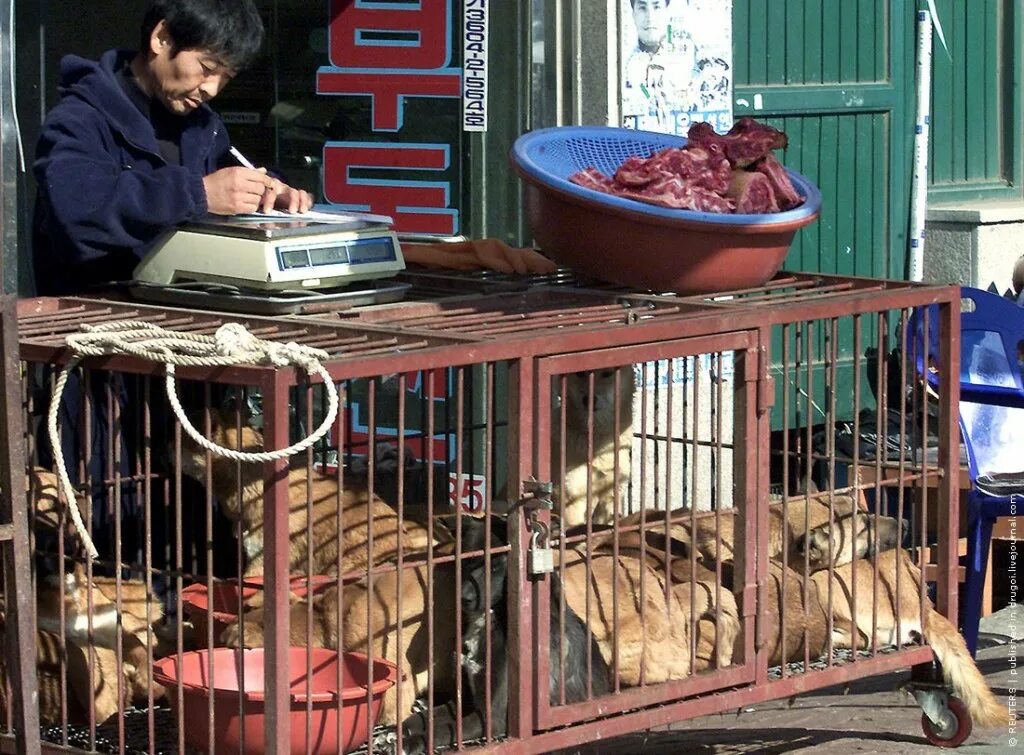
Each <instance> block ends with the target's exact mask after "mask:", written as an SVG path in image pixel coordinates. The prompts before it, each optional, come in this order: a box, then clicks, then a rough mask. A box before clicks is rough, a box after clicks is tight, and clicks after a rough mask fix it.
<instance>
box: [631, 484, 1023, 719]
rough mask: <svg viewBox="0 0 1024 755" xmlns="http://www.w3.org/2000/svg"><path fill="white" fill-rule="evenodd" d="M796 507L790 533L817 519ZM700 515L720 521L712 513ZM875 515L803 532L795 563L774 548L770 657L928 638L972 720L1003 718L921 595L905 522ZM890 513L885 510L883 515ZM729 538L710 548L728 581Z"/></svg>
mask: <svg viewBox="0 0 1024 755" xmlns="http://www.w3.org/2000/svg"><path fill="white" fill-rule="evenodd" d="M774 505H775V504H773V506H774ZM794 510H795V511H796V513H794V515H793V517H792V518H791V519H790V520H789V521H788V522H786V523H785V524H786V525H787V526H786V527H785V528H784V530H780V531H785V532H787V533H788V534H787V535H786V540H788V538H789V536H790V535H792V534H793V533H794V531H795V529H796V527H795V524H796V523H797V522H798V521H799V522H802V523H803V524H804V525H806V524H809V523H810V522H811V521H812V519H811V518H810V517H806V518H805V515H804V512H803V511H802V507H801V506H800V502H799V501H796V502H795V505H791V506H790V507H788V510H787V514H788V513H790V512H791V511H794ZM724 513H725V512H723V514H724ZM703 516H704V517H705V518H706V519H707V520H708V521H709V522H713V521H714V517H710V516H708V515H706V514H705V515H703ZM645 518H646V519H647V521H648V523H649V524H650V526H651V527H652V529H653V531H654V532H657V528H658V527H661V528H664V526H665V525H664V512H663V511H662V512H659V511H648V512H646V514H645ZM631 519H632V518H631ZM687 519H688V517H679V518H678V520H677V521H678V525H677V526H674V527H672V528H670V530H669V533H670V536H671V537H672V538H679V539H680V540H681V542H682V543H684V544H685V543H688V542H690V541H689V538H690V529H689V528H688V527H686V526H680V525H683V524H688V522H687V521H686V520H687ZM874 519H875V517H874V516H872V515H868V514H866V513H865V512H861V511H854V512H853V513H852V514H847V515H845V516H842V517H839V518H838V519H835V520H834V521H832V522H831V523H830V522H828V521H825V522H823V523H822V524H819V525H818V526H817V527H815V528H813V529H811V530H810V531H808V532H805V533H804V534H803V535H800V536H798V537H797V538H796V540H797V543H796V547H797V552H798V554H800V557H799V559H798V560H795V561H792V562H791V563H792V565H793V568H790V567H789V566H786V565H784V564H783V563H781V559H780V558H779V555H780V554H781V552H782V550H783V547H779V548H775V549H774V550H775V551H778V552H775V553H774V554H773V555H772V560H771V562H770V564H769V578H768V580H767V581H766V583H765V586H764V589H763V590H762V591H761V595H762V598H761V599H762V603H761V605H759V612H760V614H761V615H762V616H763V617H764V619H763V621H764V624H763V628H762V631H761V635H762V639H763V642H764V645H763V647H766V648H767V651H768V656H769V660H768V663H769V664H770V665H778V664H781V663H786V662H792V661H799V660H803V659H804V658H805V657H806V658H811V659H816V658H818V657H820V656H822V655H824V654H826V653H827V652H828V648H829V645H830V644H831V646H832V647H833V648H836V649H847V650H865V649H869V648H871V647H872V646H873V644H875V643H877V645H879V646H897V647H899V646H902V645H905V644H908V643H911V642H915V641H917V640H919V639H921V638H923V639H924V640H925V641H926V642H928V644H929V645H930V646H931V648H932V650H933V651H934V653H935V656H936V658H937V659H938V661H939V663H940V665H941V666H942V670H943V674H944V679H945V681H946V683H947V684H949V686H950V687H951V688H952V689H953V691H954V692H955V693H956V695H957V696H959V697H960V698H961V699H963V701H964V702H965V704H966V705H967V708H968V710H969V711H970V713H971V717H972V718H973V719H974V721H975V722H976V723H978V724H979V725H981V726H996V725H1003V724H1005V723H1006V721H1007V712H1006V708H1005V706H1004V705H1002V704H1001V703H1000V702H999V701H998V700H997V699H996V698H995V696H994V695H993V694H992V691H991V690H990V689H989V687H988V685H987V684H986V682H985V680H984V677H983V676H982V675H981V674H980V672H979V671H978V668H977V666H976V665H975V663H974V659H973V658H972V657H971V655H970V653H969V652H968V650H967V647H966V645H965V644H964V640H963V637H962V636H961V635H960V634H959V632H957V630H956V627H954V626H953V625H952V624H951V623H950V622H949V621H948V620H947V619H946V618H945V617H944V616H942V615H941V614H939V613H938V612H936V611H935V610H934V606H933V605H932V603H931V601H930V600H928V598H927V597H923V596H924V594H923V592H922V584H921V572H920V569H919V568H918V567H917V566H916V565H915V564H914V563H913V561H912V559H911V556H910V554H909V553H907V552H906V551H905V550H903V549H902V548H901V547H900V545H901V544H900V543H899V542H898V538H897V537H896V536H895V534H894V533H895V532H896V531H897V529H901V528H903V525H900V523H898V522H896V520H891V521H890V522H889V523H887V524H886V525H885V527H884V528H883V527H879V528H878V530H877V531H876V530H874V529H872V527H869V526H867V523H868V522H869V521H873V520H874ZM886 519H887V518H885V517H879V520H880V521H885V520H886ZM731 520H732V517H729V516H722V517H721V521H722V522H723V523H724V522H726V521H731ZM897 525H900V526H899V527H897ZM663 532H664V529H662V533H663ZM876 534H877V539H876ZM726 541H729V544H731V530H729V532H728V536H727V534H726V531H725V527H723V530H722V533H720V534H719V536H718V537H717V538H716V539H714V540H712V541H711V542H712V545H718V546H720V547H718V548H715V549H714V551H713V554H714V555H720V556H722V557H723V558H721V561H720V563H719V567H720V568H721V571H722V574H723V578H724V579H728V580H729V581H730V582H731V579H732V568H731V567H732V553H733V551H732V549H731V548H728V549H727V548H726V547H721V546H724V545H725V544H726ZM783 542H785V541H783ZM876 545H877V550H876ZM709 555H711V554H709V553H704V554H702V558H704V559H707V560H706V561H705V562H704V566H705V567H707V569H708V571H710V568H711V565H713V564H714V558H713V557H712V558H708V557H709ZM805 557H806V559H807V560H806V563H807V565H808V566H809V572H810V573H809V574H808V575H807V576H806V577H805V575H804V573H803V569H802V567H803V566H804V564H805ZM783 585H785V589H784V588H783ZM732 586H733V587H734V588H735V590H736V592H737V593H739V592H740V591H742V585H732ZM709 596H710V594H709ZM855 596H856V598H857V599H856V601H854V597H855ZM922 603H923V611H922ZM922 613H923V616H924V621H923V623H922ZM783 628H785V637H783ZM716 639H724V637H720V638H716ZM741 639H742V638H741V637H740V636H739V635H738V634H737V635H736V642H737V644H736V646H735V648H734V653H735V652H739V650H740V646H739V644H738V643H739V641H740V640H741Z"/></svg>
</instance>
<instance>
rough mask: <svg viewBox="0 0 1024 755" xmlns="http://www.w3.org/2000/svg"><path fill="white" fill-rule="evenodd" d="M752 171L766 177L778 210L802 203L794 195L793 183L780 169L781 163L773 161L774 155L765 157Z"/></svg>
mask: <svg viewBox="0 0 1024 755" xmlns="http://www.w3.org/2000/svg"><path fill="white" fill-rule="evenodd" d="M754 169H755V170H756V171H757V172H758V173H763V174H764V175H766V176H768V180H769V181H771V184H772V189H773V190H774V191H775V199H776V201H777V202H778V203H779V209H780V210H788V209H791V208H793V207H796V206H797V205H798V204H800V203H801V202H803V199H801V198H800V195H799V194H797V193H796V188H794V186H793V182H792V181H790V180H789V174H788V173H786V169H785V168H783V167H782V163H780V162H779V161H778V160H776V159H775V155H771V154H770V155H767V156H766V157H765V158H764V160H762V161H761V162H759V163H758V164H757V165H756V166H754Z"/></svg>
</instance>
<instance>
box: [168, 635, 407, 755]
mask: <svg viewBox="0 0 1024 755" xmlns="http://www.w3.org/2000/svg"><path fill="white" fill-rule="evenodd" d="M263 660H264V654H263V649H262V648H256V649H252V650H234V649H232V648H216V649H214V650H196V651H192V652H187V653H182V654H181V655H178V656H170V657H168V658H162V659H161V660H159V661H156V662H155V663H154V664H153V677H154V679H155V680H156V681H158V682H159V683H160V684H163V685H164V686H166V687H168V695H167V697H168V699H169V700H170V704H171V708H172V709H173V710H174V712H175V715H176V716H177V718H178V725H179V726H180V727H182V728H183V729H184V733H185V741H186V742H187V743H188V744H189V745H191V746H192V747H194V748H196V749H198V750H200V751H202V752H209V751H210V742H209V728H210V727H209V725H208V720H209V700H210V696H211V695H212V696H213V717H214V718H213V732H214V734H213V737H214V739H213V744H214V748H215V750H216V752H225V753H227V752H230V753H246V755H261V754H262V753H265V752H267V751H268V747H267V742H266V739H265V737H264V730H263V724H264V712H265V711H264V708H265V694H264V691H265V685H264V675H263V671H264V667H263ZM307 661H309V663H310V664H311V667H312V673H311V674H310V675H309V676H308V677H307V674H306V663H307ZM211 664H212V677H211V670H210V669H211ZM339 665H340V668H339ZM288 668H289V675H290V676H291V683H290V684H289V686H288V689H289V700H290V714H289V722H290V726H291V749H290V752H292V753H296V754H297V755H298V754H301V753H320V754H322V755H327V754H328V753H330V754H331V755H333V754H334V753H339V752H350V751H352V750H354V749H356V748H358V747H360V746H361V745H362V744H363V743H364V742H366V735H367V731H368V726H370V727H372V726H373V725H375V724H376V723H377V719H378V718H379V717H380V713H381V704H382V702H383V699H384V693H386V692H387V691H388V690H389V689H391V687H393V686H394V684H395V682H396V680H397V679H398V670H397V669H396V667H395V665H394V664H393V663H389V662H387V661H385V660H383V659H381V658H373V659H368V658H367V657H366V656H365V655H363V654H362V653H340V654H339V653H338V652H337V651H336V650H327V649H325V648H310V649H309V650H308V651H307V649H306V648H289V649H288ZM339 671H340V674H341V689H340V690H339V689H338V678H339ZM211 679H212V681H211ZM368 679H369V680H370V682H369V684H367V680H368ZM307 680H308V681H307ZM179 685H180V686H181V691H182V704H181V709H180V710H178V694H177V690H176V689H175V688H176V687H177V686H179ZM367 686H369V688H370V696H371V702H370V705H369V706H367V694H366V691H367ZM307 706H310V707H311V711H310V712H309V718H308V722H309V727H308V728H309V733H310V734H309V736H310V740H309V741H308V742H307V740H306V729H307V726H306V723H307ZM240 708H241V712H240Z"/></svg>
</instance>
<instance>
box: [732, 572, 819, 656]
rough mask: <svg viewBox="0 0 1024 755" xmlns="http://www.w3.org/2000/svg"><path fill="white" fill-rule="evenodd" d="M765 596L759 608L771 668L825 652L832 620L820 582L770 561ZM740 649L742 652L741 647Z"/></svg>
mask: <svg viewBox="0 0 1024 755" xmlns="http://www.w3.org/2000/svg"><path fill="white" fill-rule="evenodd" d="M783 584H785V590H783ZM762 595H763V597H762V598H761V601H762V603H761V605H760V606H759V609H760V615H761V617H762V619H763V621H764V628H763V630H762V635H763V638H764V643H765V646H766V647H767V648H768V665H769V666H779V665H781V664H783V663H791V662H793V661H800V660H803V659H804V657H805V656H806V657H808V658H810V659H811V660H814V659H816V658H818V657H820V656H821V655H822V653H824V652H825V647H826V644H825V641H826V638H827V634H828V617H827V614H826V613H825V610H824V609H823V608H822V606H821V602H820V601H819V599H818V585H817V583H816V582H814V581H812V580H806V581H805V580H804V578H803V575H802V574H800V573H798V572H797V571H795V570H794V569H790V568H786V567H783V566H782V565H781V564H778V563H775V562H770V563H769V564H768V579H767V580H766V582H765V590H764V592H763V593H762ZM783 623H785V629H786V633H785V647H783V636H782V625H783ZM739 639H740V638H737V641H739ZM736 650H737V652H738V650H739V647H738V646H737V648H736Z"/></svg>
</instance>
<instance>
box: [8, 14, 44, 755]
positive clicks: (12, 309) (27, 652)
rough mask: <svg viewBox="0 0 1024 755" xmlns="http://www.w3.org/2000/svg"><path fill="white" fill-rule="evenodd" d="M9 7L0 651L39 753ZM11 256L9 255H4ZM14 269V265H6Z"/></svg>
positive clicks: (19, 717)
mask: <svg viewBox="0 0 1024 755" xmlns="http://www.w3.org/2000/svg"><path fill="white" fill-rule="evenodd" d="M13 27H14V0H0V60H2V61H3V64H2V65H0V240H2V244H3V248H2V253H0V281H2V285H3V291H4V294H3V299H2V309H0V341H2V342H0V354H2V355H3V361H2V365H3V366H2V371H3V394H2V398H0V444H2V451H0V454H2V455H0V490H2V493H0V541H2V540H7V541H9V542H8V543H7V545H6V547H4V548H3V569H4V582H5V584H4V595H5V599H6V600H5V607H4V608H5V612H6V616H5V628H4V639H5V642H4V651H5V652H6V653H7V673H8V676H9V677H10V685H11V690H12V692H13V694H12V697H13V701H12V702H13V716H14V717H13V720H12V722H11V724H12V726H13V728H14V730H15V732H16V736H17V740H16V749H17V752H18V753H28V752H33V753H35V752H39V686H38V680H37V678H36V647H35V644H36V643H35V633H36V630H35V605H36V601H35V598H34V597H33V595H32V564H31V554H30V553H29V537H28V511H27V497H26V494H25V490H26V486H25V437H24V427H23V423H22V415H21V405H20V403H19V399H18V397H19V396H21V390H20V382H21V361H20V359H19V355H18V320H17V295H16V294H14V293H8V292H12V291H16V290H17V280H18V276H17V264H16V259H17V257H16V255H17V249H18V196H17V182H18V129H17V117H16V114H15V112H14V102H15V96H14V89H13V87H14V82H15V77H14V28H13ZM12 250H13V252H12ZM11 262H15V264H10V263H11Z"/></svg>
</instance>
